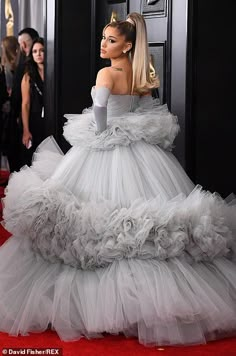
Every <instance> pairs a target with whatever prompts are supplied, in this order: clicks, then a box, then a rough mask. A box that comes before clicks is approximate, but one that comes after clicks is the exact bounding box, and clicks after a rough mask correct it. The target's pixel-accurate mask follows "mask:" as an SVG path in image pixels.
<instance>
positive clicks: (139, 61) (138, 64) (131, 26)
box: [103, 12, 160, 94]
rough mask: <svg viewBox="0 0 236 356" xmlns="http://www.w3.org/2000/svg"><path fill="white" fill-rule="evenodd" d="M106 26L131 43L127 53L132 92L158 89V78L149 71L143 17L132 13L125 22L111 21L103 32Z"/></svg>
mask: <svg viewBox="0 0 236 356" xmlns="http://www.w3.org/2000/svg"><path fill="white" fill-rule="evenodd" d="M108 26H111V27H113V28H116V29H117V30H118V31H119V33H120V34H121V35H124V36H125V39H126V41H127V42H131V43H132V48H131V49H130V51H129V55H130V60H131V63H132V69H133V78H132V92H137V93H140V94H142V93H147V92H149V91H150V90H151V89H153V88H157V87H159V84H160V83H159V80H158V78H157V77H156V76H153V73H151V71H150V55H149V49H148V42H147V29H146V23H145V20H144V18H143V16H142V15H140V14H138V13H137V12H132V13H130V14H129V15H128V17H127V21H112V22H110V23H109V24H107V25H106V26H105V28H104V30H105V29H106V28H107V27H108ZM104 30H103V31H104Z"/></svg>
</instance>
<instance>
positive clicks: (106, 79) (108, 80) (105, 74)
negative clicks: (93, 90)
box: [96, 67, 114, 90]
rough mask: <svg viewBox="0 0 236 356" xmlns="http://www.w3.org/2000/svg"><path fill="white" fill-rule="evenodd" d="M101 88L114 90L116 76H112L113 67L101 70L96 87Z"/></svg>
mask: <svg viewBox="0 0 236 356" xmlns="http://www.w3.org/2000/svg"><path fill="white" fill-rule="evenodd" d="M101 86H104V87H107V88H109V89H110V90H112V88H113V86H114V76H113V75H112V71H111V67H105V68H102V69H100V70H99V72H98V74H97V79H96V87H101Z"/></svg>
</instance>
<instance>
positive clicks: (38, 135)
mask: <svg viewBox="0 0 236 356" xmlns="http://www.w3.org/2000/svg"><path fill="white" fill-rule="evenodd" d="M43 81H44V40H43V38H41V37H39V38H36V39H35V40H34V41H33V44H32V48H31V51H30V54H29V56H28V59H27V62H26V70H25V74H24V76H23V79H22V83H21V94H22V107H21V115H22V144H23V148H22V155H21V162H22V163H23V164H27V165H28V166H30V165H31V160H32V156H33V153H34V151H35V149H36V147H37V146H38V145H39V144H40V142H41V141H42V140H43V139H44V138H45V136H44V120H43V118H44V107H43Z"/></svg>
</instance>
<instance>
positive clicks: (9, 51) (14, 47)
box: [1, 36, 20, 95]
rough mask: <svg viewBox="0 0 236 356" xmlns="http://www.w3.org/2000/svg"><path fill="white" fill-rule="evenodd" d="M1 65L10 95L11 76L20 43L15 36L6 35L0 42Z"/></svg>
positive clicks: (16, 62) (17, 59)
mask: <svg viewBox="0 0 236 356" xmlns="http://www.w3.org/2000/svg"><path fill="white" fill-rule="evenodd" d="M1 50H2V58H1V61H2V65H3V66H4V68H5V74H6V83H7V90H8V94H9V95H11V91H12V85H13V78H14V73H15V70H16V67H17V65H18V61H19V55H20V45H19V43H18V40H17V38H16V37H15V36H6V37H4V38H3V40H2V43H1Z"/></svg>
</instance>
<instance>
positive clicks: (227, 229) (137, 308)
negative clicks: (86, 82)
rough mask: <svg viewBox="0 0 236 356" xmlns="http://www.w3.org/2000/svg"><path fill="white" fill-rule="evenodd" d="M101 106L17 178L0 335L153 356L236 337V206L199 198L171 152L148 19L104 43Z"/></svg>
mask: <svg viewBox="0 0 236 356" xmlns="http://www.w3.org/2000/svg"><path fill="white" fill-rule="evenodd" d="M101 57H102V58H105V59H108V58H109V59H110V60H111V66H110V67H106V68H103V69H102V70H100V71H99V73H98V75H97V80H96V86H95V87H93V88H92V92H91V94H92V98H93V107H92V108H88V109H85V110H84V111H83V113H82V114H80V115H66V117H67V123H66V125H65V127H64V136H65V137H66V139H67V140H68V141H69V142H70V143H71V144H72V145H73V147H72V148H71V149H70V150H69V151H68V152H67V154H66V155H63V154H62V153H61V152H60V149H59V148H58V146H57V144H56V142H55V141H54V139H53V138H52V137H49V138H47V139H46V140H45V141H43V143H42V144H41V145H40V146H39V147H38V149H37V151H36V153H35V155H34V159H33V164H32V166H31V167H28V166H24V167H23V168H22V169H21V171H20V172H17V173H14V174H12V176H11V179H10V181H9V184H8V187H7V189H6V197H5V200H4V224H5V227H6V229H8V230H9V231H10V232H11V233H12V235H13V236H12V237H11V238H10V239H9V240H8V241H7V242H6V243H5V244H4V245H3V246H2V247H1V249H0V330H1V331H3V332H8V333H9V334H12V335H19V334H21V335H26V334H27V333H29V332H34V331H35V332H39V331H44V330H45V329H47V328H48V327H49V326H50V327H51V328H52V329H53V330H56V332H57V333H58V335H59V336H60V338H61V339H62V340H76V339H79V338H81V337H83V336H85V337H88V338H92V337H100V336H101V335H102V333H104V332H107V333H112V334H116V333H124V334H125V335H126V336H135V337H138V339H139V342H140V343H142V344H145V345H170V344H172V345H176V344H196V343H205V342H206V341H207V340H213V339H216V338H220V337H225V336H231V335H234V333H235V331H236V310H235V308H236V265H235V262H234V256H235V253H234V250H235V228H236V223H235V221H236V219H235V217H236V214H235V206H234V205H233V203H232V204H226V202H225V201H224V200H223V199H222V198H221V197H220V196H218V195H217V194H211V193H210V192H207V191H204V190H203V189H202V188H201V187H199V186H196V187H195V186H194V185H193V183H192V182H191V180H190V179H189V178H188V177H187V175H186V174H185V172H184V170H183V169H182V168H181V166H180V164H179V163H178V162H177V160H176V159H175V157H174V156H173V154H172V153H171V148H172V146H173V142H174V138H175V136H176V134H177V133H178V130H179V126H178V122H177V118H176V117H175V116H174V115H172V114H171V113H170V112H169V111H168V108H167V106H166V105H159V103H158V101H157V100H156V99H153V98H152V96H151V95H150V93H151V90H152V88H155V87H156V86H157V85H158V81H157V80H156V79H155V78H151V77H150V71H149V55H148V47H147V37H146V27H145V22H144V19H143V17H142V16H141V15H139V14H137V13H132V14H130V15H129V17H128V20H127V21H121V22H112V23H109V24H108V25H107V26H106V27H105V28H104V30H103V36H102V40H101Z"/></svg>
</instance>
